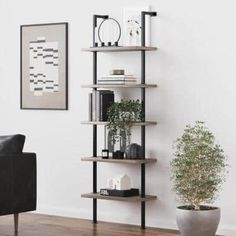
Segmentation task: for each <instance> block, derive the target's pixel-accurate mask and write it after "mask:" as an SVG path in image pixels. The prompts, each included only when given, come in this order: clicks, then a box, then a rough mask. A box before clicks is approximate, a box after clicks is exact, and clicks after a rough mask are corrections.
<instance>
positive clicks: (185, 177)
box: [171, 121, 226, 210]
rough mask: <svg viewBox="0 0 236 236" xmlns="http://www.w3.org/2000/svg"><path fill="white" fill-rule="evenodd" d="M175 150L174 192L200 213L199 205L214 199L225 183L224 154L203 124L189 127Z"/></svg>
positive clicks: (199, 122)
mask: <svg viewBox="0 0 236 236" xmlns="http://www.w3.org/2000/svg"><path fill="white" fill-rule="evenodd" d="M174 147H175V149H176V151H175V153H174V155H175V159H173V160H172V162H171V167H172V179H173V180H174V189H175V191H176V193H177V195H178V196H179V198H180V200H182V201H183V202H185V203H187V204H188V205H190V206H191V207H192V208H193V209H195V210H200V204H202V203H211V202H212V201H214V200H215V197H216V194H217V192H218V191H219V189H220V187H221V185H222V183H223V182H224V180H225V171H226V159H225V155H224V151H223V149H221V147H220V145H218V144H215V137H214V135H213V134H212V133H211V132H210V131H209V130H208V129H207V128H206V127H205V125H204V122H201V121H197V122H196V123H195V125H194V126H193V127H191V126H190V125H187V126H186V129H185V130H184V133H183V135H182V136H181V137H179V138H178V139H177V140H176V142H175V145H174Z"/></svg>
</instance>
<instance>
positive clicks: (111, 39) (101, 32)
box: [98, 18, 121, 47]
mask: <svg viewBox="0 0 236 236" xmlns="http://www.w3.org/2000/svg"><path fill="white" fill-rule="evenodd" d="M120 37H121V27H120V24H119V22H118V21H117V20H115V19H114V18H105V19H104V20H103V21H102V23H101V24H100V25H99V28H98V38H99V40H100V43H101V46H102V47H104V46H108V47H110V46H118V45H119V40H120Z"/></svg>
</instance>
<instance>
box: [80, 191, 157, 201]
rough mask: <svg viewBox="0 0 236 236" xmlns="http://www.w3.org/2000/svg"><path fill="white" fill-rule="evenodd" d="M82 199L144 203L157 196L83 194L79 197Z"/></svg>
mask: <svg viewBox="0 0 236 236" xmlns="http://www.w3.org/2000/svg"><path fill="white" fill-rule="evenodd" d="M81 197H83V198H94V199H103V200H113V201H125V202H146V201H151V200H156V199H157V196H154V195H146V196H145V197H141V196H134V197H114V196H104V195H100V194H99V193H84V194H82V195H81Z"/></svg>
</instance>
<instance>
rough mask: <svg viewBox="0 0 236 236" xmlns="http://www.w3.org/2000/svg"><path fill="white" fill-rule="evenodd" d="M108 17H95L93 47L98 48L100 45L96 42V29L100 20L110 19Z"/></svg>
mask: <svg viewBox="0 0 236 236" xmlns="http://www.w3.org/2000/svg"><path fill="white" fill-rule="evenodd" d="M108 17H109V16H108V15H93V47H97V46H98V43H97V42H96V28H97V25H98V19H103V20H104V19H108Z"/></svg>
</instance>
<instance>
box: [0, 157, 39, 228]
mask: <svg viewBox="0 0 236 236" xmlns="http://www.w3.org/2000/svg"><path fill="white" fill-rule="evenodd" d="M36 200H37V191H36V154H35V153H13V154H10V153H5V154H0V215H8V214H14V225H15V231H16V232H17V231H18V217H19V213H21V212H26V211H33V210H36Z"/></svg>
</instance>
